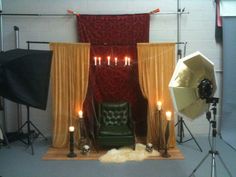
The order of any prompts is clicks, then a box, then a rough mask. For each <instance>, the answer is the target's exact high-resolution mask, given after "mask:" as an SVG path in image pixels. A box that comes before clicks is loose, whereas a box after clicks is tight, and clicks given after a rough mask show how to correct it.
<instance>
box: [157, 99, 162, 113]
mask: <svg viewBox="0 0 236 177" xmlns="http://www.w3.org/2000/svg"><path fill="white" fill-rule="evenodd" d="M161 106H162V103H161V102H160V101H158V102H157V110H158V111H160V110H161Z"/></svg>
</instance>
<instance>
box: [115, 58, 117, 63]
mask: <svg viewBox="0 0 236 177" xmlns="http://www.w3.org/2000/svg"><path fill="white" fill-rule="evenodd" d="M115 65H117V57H115Z"/></svg>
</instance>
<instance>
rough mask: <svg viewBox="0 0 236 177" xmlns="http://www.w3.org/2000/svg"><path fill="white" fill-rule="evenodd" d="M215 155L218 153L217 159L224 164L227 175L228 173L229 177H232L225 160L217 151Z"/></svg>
mask: <svg viewBox="0 0 236 177" xmlns="http://www.w3.org/2000/svg"><path fill="white" fill-rule="evenodd" d="M217 155H218V157H219V159H220V162H221V164H222V165H223V166H224V168H225V170H226V171H227V173H228V175H229V176H230V177H233V175H232V174H231V172H230V171H229V169H228V167H227V166H226V164H225V162H224V161H223V159H222V157H221V156H220V154H219V153H218V154H217Z"/></svg>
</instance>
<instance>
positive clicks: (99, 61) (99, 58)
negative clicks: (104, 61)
mask: <svg viewBox="0 0 236 177" xmlns="http://www.w3.org/2000/svg"><path fill="white" fill-rule="evenodd" d="M98 65H101V57H98Z"/></svg>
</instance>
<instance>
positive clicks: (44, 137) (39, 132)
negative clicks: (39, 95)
mask: <svg viewBox="0 0 236 177" xmlns="http://www.w3.org/2000/svg"><path fill="white" fill-rule="evenodd" d="M30 124H31V125H32V126H33V127H34V129H35V130H36V131H37V132H38V133H39V134H40V135H41V136H42V137H43V138H44V139H45V140H47V138H46V136H44V134H43V133H42V132H41V131H40V130H39V129H38V128H37V127H36V126H35V125H34V124H33V123H32V122H31V121H30Z"/></svg>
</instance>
